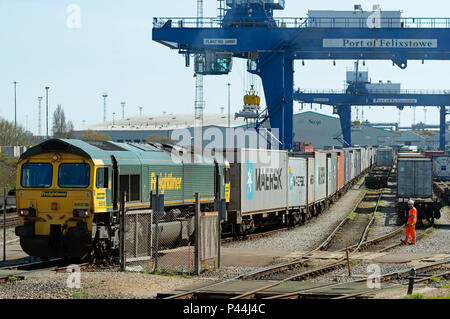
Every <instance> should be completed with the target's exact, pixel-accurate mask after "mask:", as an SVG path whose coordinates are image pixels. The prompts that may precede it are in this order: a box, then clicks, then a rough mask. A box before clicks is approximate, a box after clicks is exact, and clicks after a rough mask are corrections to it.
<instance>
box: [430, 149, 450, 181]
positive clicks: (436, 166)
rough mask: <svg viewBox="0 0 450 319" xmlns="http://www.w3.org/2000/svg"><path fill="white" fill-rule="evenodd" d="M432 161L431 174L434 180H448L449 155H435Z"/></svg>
mask: <svg viewBox="0 0 450 319" xmlns="http://www.w3.org/2000/svg"><path fill="white" fill-rule="evenodd" d="M431 159H432V161H433V176H434V180H436V181H450V155H436V156H433V157H431Z"/></svg>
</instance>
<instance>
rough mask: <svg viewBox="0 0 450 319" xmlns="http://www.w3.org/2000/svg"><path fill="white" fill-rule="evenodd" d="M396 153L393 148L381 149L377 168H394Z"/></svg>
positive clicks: (378, 153) (378, 152) (378, 154)
mask: <svg viewBox="0 0 450 319" xmlns="http://www.w3.org/2000/svg"><path fill="white" fill-rule="evenodd" d="M393 162H394V151H393V149H392V148H379V149H378V150H377V166H392V164H393Z"/></svg>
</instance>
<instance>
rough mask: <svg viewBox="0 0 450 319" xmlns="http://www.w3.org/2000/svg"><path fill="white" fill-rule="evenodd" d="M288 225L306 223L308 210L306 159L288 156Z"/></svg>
mask: <svg viewBox="0 0 450 319" xmlns="http://www.w3.org/2000/svg"><path fill="white" fill-rule="evenodd" d="M288 173H289V194H288V196H289V209H290V214H289V224H290V225H295V224H300V223H303V222H305V221H306V218H307V214H308V212H307V208H308V159H307V158H305V157H292V156H289V167H288Z"/></svg>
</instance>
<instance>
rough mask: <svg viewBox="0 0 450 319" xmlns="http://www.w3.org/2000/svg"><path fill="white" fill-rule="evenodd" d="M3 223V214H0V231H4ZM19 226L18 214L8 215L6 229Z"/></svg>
mask: <svg viewBox="0 0 450 319" xmlns="http://www.w3.org/2000/svg"><path fill="white" fill-rule="evenodd" d="M4 225H5V224H4V222H3V214H0V229H3V227H4ZM18 225H19V216H17V213H15V212H14V213H8V214H7V215H6V228H9V227H15V226H18Z"/></svg>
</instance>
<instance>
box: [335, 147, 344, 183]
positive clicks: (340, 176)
mask: <svg viewBox="0 0 450 319" xmlns="http://www.w3.org/2000/svg"><path fill="white" fill-rule="evenodd" d="M336 156H337V190H338V191H340V190H341V189H343V188H344V186H345V152H344V151H337V152H336Z"/></svg>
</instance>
